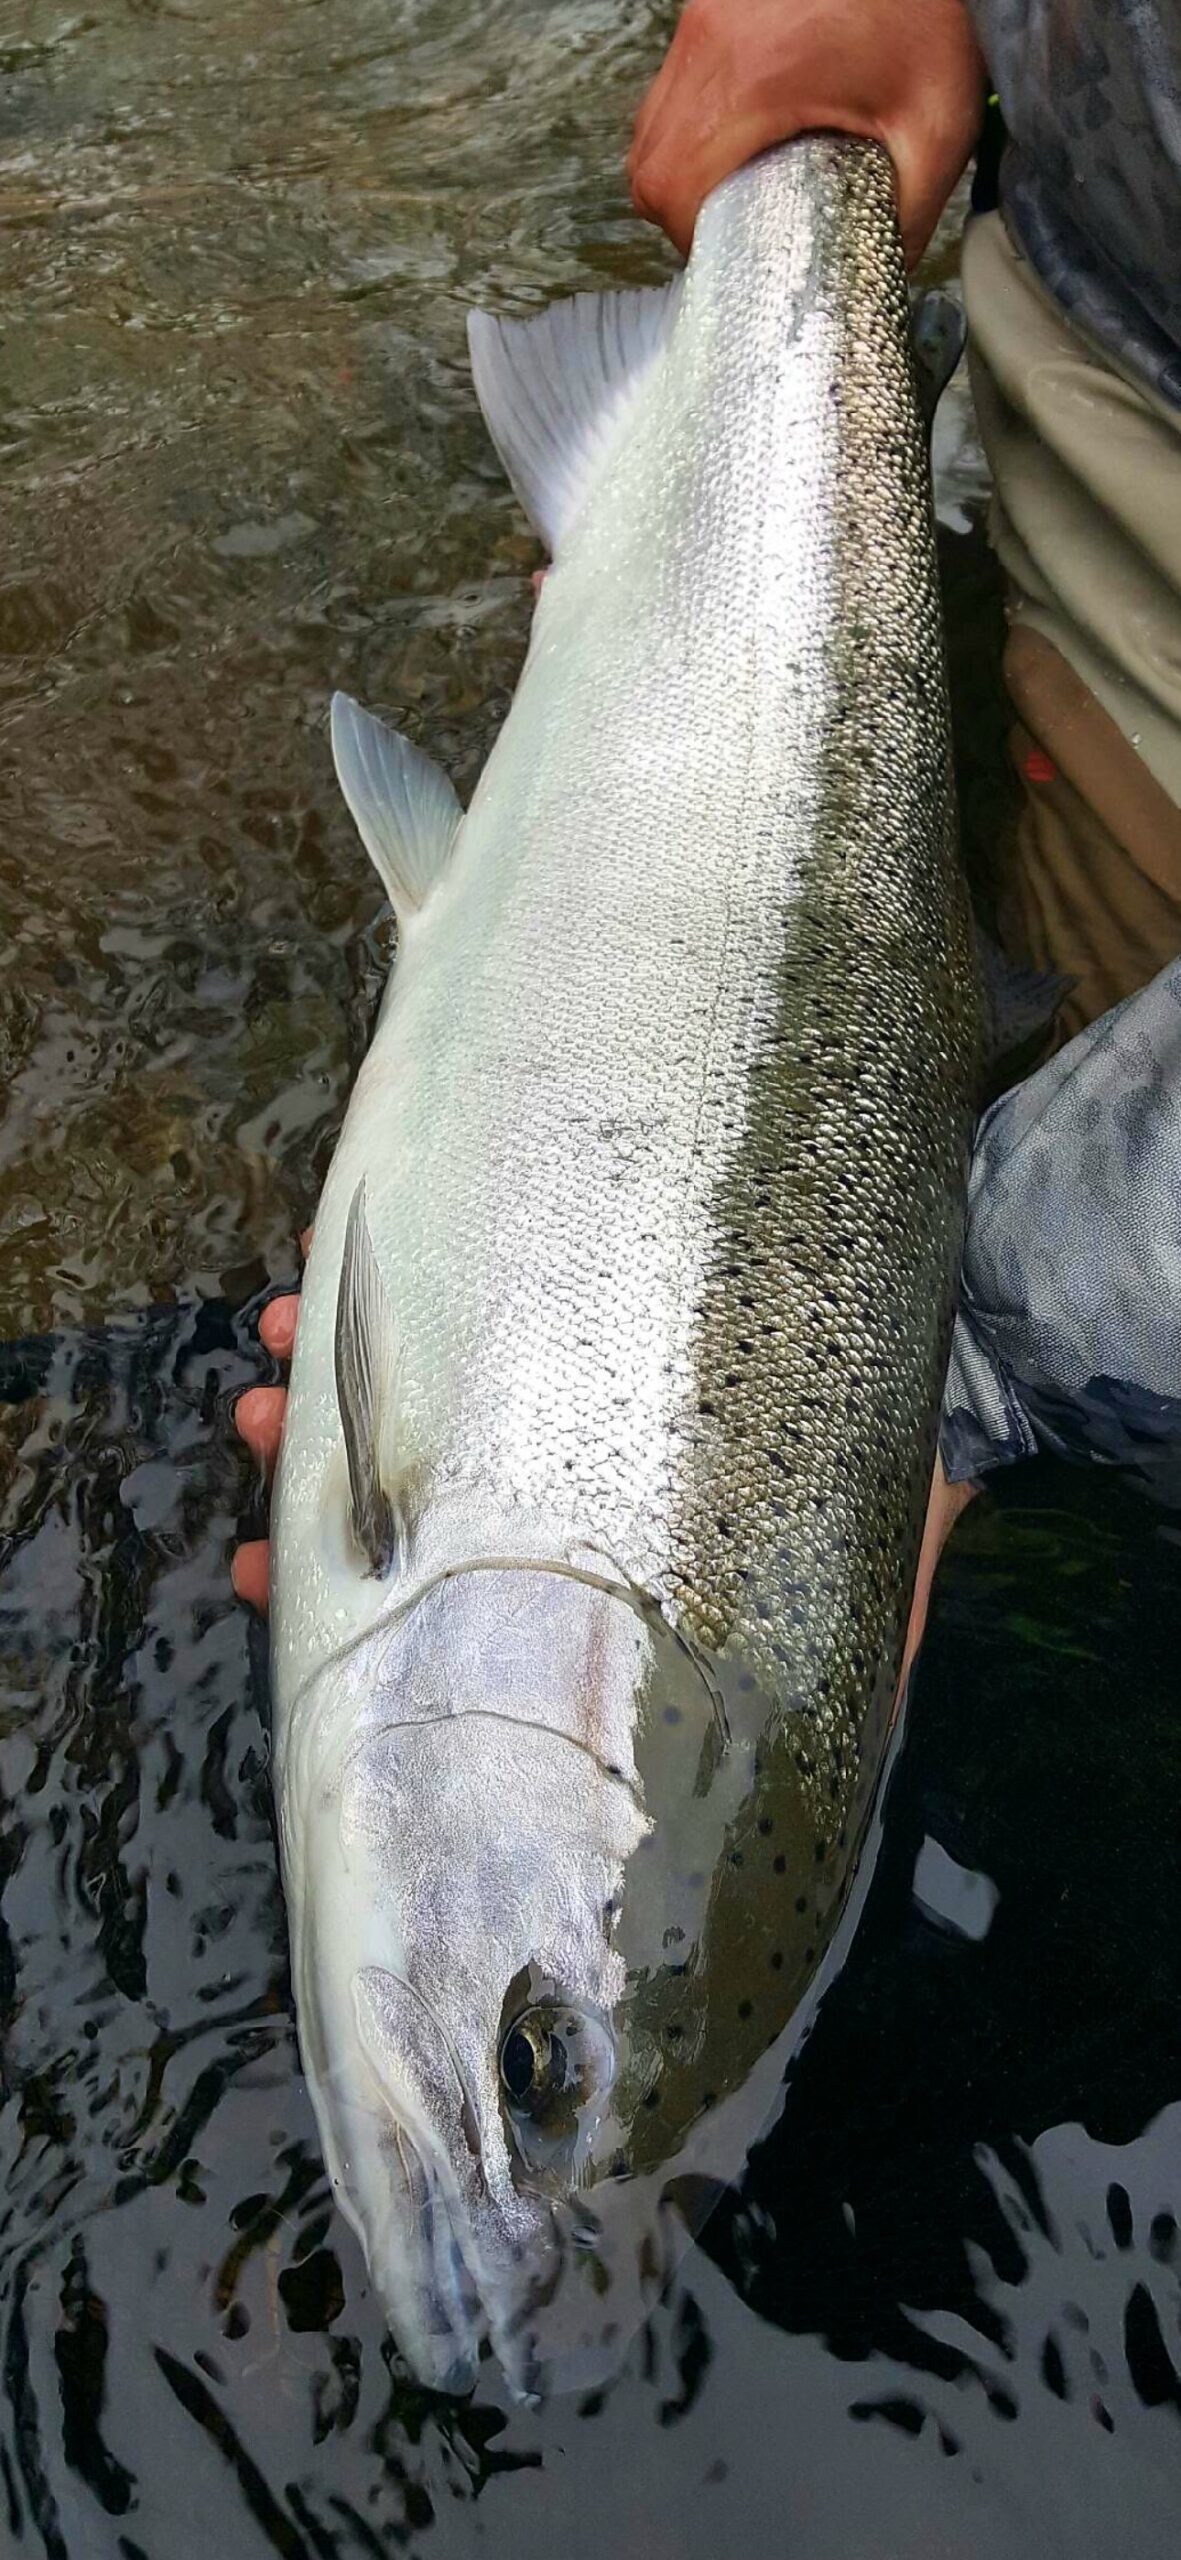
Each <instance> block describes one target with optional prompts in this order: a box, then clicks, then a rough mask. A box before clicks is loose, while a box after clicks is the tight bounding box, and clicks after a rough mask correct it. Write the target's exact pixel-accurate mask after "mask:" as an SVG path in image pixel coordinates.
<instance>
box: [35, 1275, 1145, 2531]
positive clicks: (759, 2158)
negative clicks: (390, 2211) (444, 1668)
mask: <svg viewBox="0 0 1181 2560" xmlns="http://www.w3.org/2000/svg"><path fill="white" fill-rule="evenodd" d="M256 1314H257V1305H256V1303H255V1302H252V1303H251V1305H250V1306H248V1307H247V1308H246V1309H245V1310H244V1311H243V1313H242V1314H240V1315H231V1313H230V1312H229V1311H228V1310H227V1308H226V1306H225V1304H224V1303H223V1302H210V1303H207V1304H204V1305H201V1306H198V1307H192V1308H188V1309H179V1310H166V1311H162V1312H159V1313H157V1314H155V1315H153V1316H150V1317H147V1318H145V1319H143V1320H141V1321H140V1322H139V1323H136V1322H134V1321H131V1322H129V1323H127V1324H125V1325H121V1326H118V1327H115V1328H111V1329H108V1330H106V1331H105V1332H95V1333H92V1334H81V1335H76V1336H65V1337H61V1338H59V1339H57V1340H53V1341H36V1340H34V1341H31V1342H27V1343H23V1344H16V1345H13V1346H9V1347H8V1348H7V1349H6V1351H5V1352H4V1354H3V1357H2V1360H0V1388H2V1390H3V1396H4V1399H5V1401H4V1404H3V1407H2V1408H0V1410H2V1411H3V1415H4V1424H3V1428H4V1436H5V1440H6V1443H7V1445H8V1453H9V1460H10V1489H9V1494H8V1500H7V1505H6V1509H5V1514H4V1533H5V1550H4V1594H5V1597H4V1606H3V1616H2V1620H0V1677H2V1682H3V1688H2V1698H0V1769H2V1775H3V1808H4V1809H3V1826H2V1830H0V1876H2V1877H3V1887H4V1890H3V1904H2V1909H3V1939H2V1943H0V1992H2V1996H3V2003H4V2019H5V2056H6V2059H5V2077H4V2095H3V2106H2V2109H0V2159H2V2169H3V2196H4V2206H3V2226H2V2234H0V2248H2V2252H3V2257H2V2275H0V2282H2V2289H3V2344H2V2350H0V2408H2V2420H0V2497H2V2500H3V2505H2V2507H0V2515H3V2516H4V2517H6V2525H5V2526H4V2527H3V2528H0V2533H2V2532H6V2533H7V2537H8V2544H9V2546H10V2547H11V2548H13V2549H14V2551H15V2550H18V2549H19V2550H21V2551H22V2552H23V2551H24V2550H26V2549H28V2550H32V2551H39V2550H43V2551H44V2552H46V2553H47V2554H49V2555H51V2560H91V2556H92V2555H93V2560H108V2555H110V2560H136V2555H138V2554H141V2553H142V2554H146V2555H148V2560H165V2555H167V2556H168V2560H188V2555H190V2554H196V2553H197V2552H198V2551H199V2550H201V2549H202V2548H204V2547H205V2545H206V2543H207V2541H208V2539H209V2537H210V2535H211V2534H213V2535H215V2537H216V2544H217V2548H218V2550H219V2553H224V2554H225V2555H227V2560H249V2556H250V2555H254V2554H255V2553H257V2554H260V2555H261V2554H262V2553H264V2552H267V2551H274V2552H279V2553H282V2554H284V2555H298V2560H304V2555H313V2554H321V2553H323V2554H332V2555H334V2556H335V2555H339V2560H344V2555H351V2554H354V2553H356V2554H362V2553H372V2552H379V2551H380V2552H393V2551H397V2550H402V2549H406V2548H408V2547H416V2546H417V2544H418V2543H419V2541H420V2540H421V2542H422V2543H423V2545H424V2547H426V2548H431V2549H438V2550H441V2551H444V2552H446V2551H454V2552H456V2553H466V2552H467V2551H469V2550H474V2549H475V2548H476V2547H477V2546H479V2547H481V2548H483V2547H487V2548H490V2549H492V2550H493V2551H496V2550H498V2549H507V2548H509V2547H510V2546H511V2548H512V2549H513V2551H514V2553H515V2554H521V2553H524V2554H527V2555H529V2554H532V2553H534V2552H536V2553H537V2554H538V2555H540V2554H541V2552H542V2551H543V2549H545V2550H548V2549H549V2548H550V2547H551V2546H552V2544H553V2543H554V2542H555V2541H558V2542H560V2544H561V2546H562V2547H563V2548H564V2549H565V2550H567V2551H570V2552H574V2553H577V2554H581V2553H583V2552H586V2553H587V2554H588V2555H589V2554H590V2553H591V2552H601V2551H604V2550H607V2551H610V2552H613V2553H614V2552H622V2551H628V2550H632V2549H634V2550H636V2551H639V2550H644V2551H645V2552H647V2551H657V2552H665V2551H667V2552H668V2553H670V2554H671V2553H673V2552H676V2553H685V2554H694V2555H695V2554H697V2553H701V2554H702V2555H703V2560H704V2555H706V2554H707V2553H712V2552H716V2551H717V2550H718V2549H720V2548H726V2547H728V2546H729V2544H730V2543H731V2541H733V2540H735V2539H737V2537H738V2536H739V2535H740V2534H741V2535H742V2536H743V2537H744V2538H745V2539H746V2542H747V2547H749V2548H753V2549H757V2550H762V2549H766V2550H775V2551H779V2550H787V2551H791V2552H793V2553H799V2554H800V2555H801V2560H828V2555H831V2560H839V2555H842V2554H845V2553H847V2552H850V2551H852V2550H856V2551H857V2552H858V2554H871V2555H872V2554H879V2553H880V2554H882V2555H887V2554H895V2553H897V2554H904V2553H905V2554H912V2553H913V2554H916V2555H917V2554H919V2553H928V2552H933V2551H938V2552H940V2553H944V2552H947V2553H956V2554H960V2553H962V2554H964V2555H965V2560H966V2555H969V2554H971V2555H973V2560H994V2555H996V2560H1000V2556H1001V2555H1004V2560H1009V2555H1012V2560H1017V2555H1018V2554H1024V2553H1026V2552H1027V2551H1028V2550H1029V2548H1030V2547H1031V2544H1032V2542H1033V2538H1034V2537H1035V2536H1036V2539H1037V2545H1038V2547H1039V2548H1040V2549H1042V2550H1044V2551H1047V2552H1050V2553H1056V2552H1058V2551H1061V2552H1062V2553H1064V2554H1065V2553H1066V2552H1068V2551H1069V2552H1070V2553H1072V2554H1077V2553H1079V2552H1082V2553H1085V2554H1092V2553H1093V2554H1095V2555H1096V2560H1098V2555H1099V2554H1107V2553H1109V2552H1112V2551H1115V2550H1122V2549H1130V2548H1134V2549H1135V2550H1136V2552H1137V2554H1138V2555H1143V2556H1144V2560H1155V2555H1156V2554H1157V2553H1158V2552H1159V2553H1161V2554H1162V2555H1163V2554H1164V2553H1165V2551H1166V2550H1167V2549H1171V2548H1172V2547H1173V2528H1174V2525H1175V2501H1176V2496H1177V2491H1178V2484H1179V2481H1181V2282H1179V2276H1181V2238H1179V2233H1178V2204H1179V2200H1178V2178H1177V2158H1178V2147H1179V2143H1181V1860H1179V1859H1178V1855H1177V1845H1176V1842H1177V1822H1176V1801H1177V1760H1178V1742H1177V1732H1176V1675H1175V1666H1176V1661H1177V1658H1178V1654H1179V1652H1181V1533H1179V1532H1178V1530H1177V1528H1176V1527H1175V1526H1174V1523H1173V1520H1172V1518H1171V1516H1169V1515H1158V1514H1155V1513H1153V1512H1152V1511H1150V1510H1149V1509H1148V1508H1147V1507H1146V1506H1145V1504H1144V1503H1143V1501H1142V1500H1141V1499H1140V1497H1139V1496H1138V1495H1136V1494H1135V1493H1133V1492H1130V1491H1129V1490H1127V1489H1126V1488H1125V1487H1124V1486H1123V1485H1121V1484H1120V1483H1118V1482H1117V1481H1116V1480H1115V1479H1114V1478H1112V1477H1109V1476H1102V1477H1100V1476H1094V1477H1091V1476H1082V1475H1079V1474H1076V1473H1072V1472H1070V1471H1067V1470H1065V1469H1061V1470H1058V1469H1054V1468H1052V1467H1050V1466H1048V1465H1046V1466H1042V1467H1038V1468H1036V1469H1030V1470H1028V1471H1027V1472H1026V1473H1025V1475H1024V1477H1023V1478H1014V1480H1013V1481H1012V1482H1011V1483H1010V1484H1008V1485H1006V1486H1003V1487H1002V1488H1001V1489H1000V1491H999V1492H998V1493H997V1494H996V1495H995V1496H992V1497H990V1498H989V1499H988V1500H987V1501H986V1502H983V1503H981V1504H980V1505H979V1506H978V1507H977V1510H976V1511H975V1512H974V1513H970V1514H969V1515H968V1518H967V1520H966V1522H965V1523H964V1525H963V1528H962V1530H961V1532H960V1534H959V1537H958V1539H957V1542H956V1545H955V1547H954V1548H953V1550H952V1553H951V1555H950V1558H949V1560H948V1563H947V1567H946V1570H945V1572H944V1575H943V1578H942V1584H941V1589H940V1594H939V1605H938V1609H937V1612H936V1616H935V1620H934V1623H933V1627H932V1631H931V1634H930V1636H929V1639H928V1644H927V1649H926V1653H925V1656H924V1661H923V1665H922V1670H921V1676H920V1679H919V1682H918V1687H917V1694H916V1696H915V1698H914V1700H913V1703H912V1709H911V1715H910V1721H909V1726H908V1731H907V1735H906V1739H905V1743H904V1747H903V1751H902V1754H901V1756H900V1758H899V1760H898V1761H897V1763H896V1766H895V1772H894V1776H893V1780H892V1783H891V1787H890V1793H889V1801H888V1805H887V1813H886V1821H885V1826H884V1836H883V1842H882V1847H881V1851H880V1854H879V1857H878V1862H877V1867H876V1870H875V1874H874V1879H873V1884H872V1888H871V1892H870V1897H869V1901H868V1904H867V1906H866V1910H865V1914H864V1917H863V1920H862V1924H861V1927H860V1929H859V1931H858V1934H857V1936H856V1939H855V1941H854V1944H853V1949H852V1952H851V1955H850V1957H849V1959H848V1961H847V1963H846V1966H845V1969H844V1972H843V1973H842V1974H841V1976H840V1977H839V1979H838V1981H837V1983H836V1984H835V1986H834V1988H833V1989H832V1991H831V1992H830V1994H829V1996H828V1998H827V2000H826V2002H825V2003H824V2004H823V2006H822V2008H821V2010H820V2013H819V2016H818V2019H817V2022H816V2024H815V2026H814V2028H813V2030H812V2033H811V2035H810V2037H809V2039H808V2041H807V2043H806V2044H805V2046H804V2048H803V2050H802V2052H801V2054H800V2056H799V2058H798V2060H797V2062H796V2064H795V2066H794V2069H793V2073H792V2076H791V2080H790V2083H789V2087H788V2091H787V2096H786V2103H785V2107H784V2111H783V2115H782V2118H781V2120H780V2122H779V2124H778V2125H777V2126H776V2128H775V2129H774V2131H773V2132H772V2133H771V2135H770V2136H769V2138H768V2139H767V2140H766V2141H765V2142H764V2143H762V2144H761V2145H760V2146H759V2148H758V2149H757V2151H756V2152H755V2153H754V2154H753V2155H752V2158H751V2161H750V2163H749V2166H748V2170H747V2173H746V2176H745V2179H744V2181H743V2185H742V2188H741V2191H740V2192H738V2193H737V2194H735V2195H733V2196H730V2195H726V2196H723V2197H722V2198H721V2200H720V2201H719V2202H716V2204H715V2209H714V2211H713V2213H712V2216H711V2218H710V2219H709V2220H708V2221H707V2222H706V2224H705V2226H704V2232H703V2238H702V2242H701V2244H700V2245H699V2247H698V2249H697V2251H696V2252H694V2253H692V2254H691V2256H690V2258H689V2259H688V2260H687V2261H686V2263H685V2266H684V2268H683V2271H682V2276H681V2279H680V2280H679V2282H678V2284H677V2285H676V2287H675V2288H674V2290H673V2293H672V2295H671V2296H670V2298H669V2299H668V2301H667V2302H666V2303H665V2304H664V2305H663V2306H662V2307H661V2309H660V2311H659V2313H658V2314H657V2316H656V2318H655V2319H654V2320H653V2322H652V2324H651V2326H650V2328H649V2330H648V2332H647V2333H646V2335H645V2337H644V2338H643V2339H641V2340H640V2341H639V2342H638V2343H637V2346H636V2349H635V2351H634V2353H633V2355H632V2358H631V2360H630V2363H629V2366H628V2368H627V2370H626V2372H625V2373H624V2374H623V2375H622V2376H621V2378H620V2379H619V2381H618V2382H617V2383H616V2384H615V2385H614V2386H613V2387H612V2388H611V2389H610V2390H608V2391H607V2392H606V2393H604V2394H603V2395H601V2396H600V2397H598V2398H596V2399H594V2400H588V2401H586V2402H584V2403H582V2404H581V2406H579V2405H577V2404H574V2403H555V2404H553V2405H552V2406H551V2407H550V2408H549V2409H548V2410H545V2411H543V2412H541V2413H540V2414H533V2413H529V2412H523V2411H518V2410H513V2409H511V2408H509V2407H508V2406H507V2405H506V2404H505V2403H504V2398H503V2391H502V2389H501V2387H500V2386H499V2384H498V2383H497V2381H496V2380H495V2379H494V2377H493V2375H492V2374H491V2373H490V2375H489V2381H488V2383H487V2385H486V2386H485V2387H484V2388H483V2389H482V2390H480V2391H479V2392H477V2394H476V2396H475V2399H474V2400H473V2401H472V2402H471V2403H468V2404H463V2405H460V2406H451V2405H449V2404H447V2403H445V2402H442V2401H433V2400H431V2399H430V2398H429V2397H428V2396H427V2395H425V2394H423V2393H422V2392H421V2391H419V2390H417V2389H416V2388H415V2387H414V2386H412V2385H411V2384H410V2383H409V2382H408V2381H407V2379H406V2378H405V2376H404V2375H403V2374H401V2373H400V2371H399V2367H398V2363H397V2359H396V2357H395V2356H394V2355H393V2353H392V2351H391V2349H390V2346H389V2342H388V2340H387V2339H386V2337H385V2335H384V2334H383V2328H382V2323H381V2320H380V2317H379V2315H378V2312H377V2310H376V2307H375V2305H374V2303H373V2301H372V2299H371V2297H370V2294H369V2291H368V2287H367V2284H366V2280H365V2275H364V2269H363V2266H362V2264H361V2261H360V2258H359V2254H358V2252H357V2250H356V2248H355V2246H354V2244H353V2242H352V2239H351V2237H350V2235H349V2234H348V2232H347V2231H345V2230H344V2229H343V2228H342V2227H341V2225H340V2224H339V2222H338V2221H337V2219H336V2217H335V2215H334V2212H333V2210H332V2205H331V2199H330V2197H329V2194H328V2192H327V2188H326V2184H325V2180H324V2174H323V2170H322V2166H321V2163H320V2158H319V2154H318V2150H317V2146H316V2141H315V2135H314V2129H313V2126H312V2122H311V2116H310V2111H309V2108H308V2104H307V2099H306V2096H305V2093H304V2090H303V2086H302V2082H301V2079H300V2075H299V2069H298V2062H297V2056H296V2050H295V2042H294V2033H293V2026H292V2020H291V2011H290V1998H289V1988H288V1982H287V1975H286V1966H285V1949H284V1929H283V1915H282V1907H281V1902H280V1897H279V1892H278V1886H277V1881H276V1872H275V1857H274V1846H273V1839H272V1830H271V1813H270V1802H269V1794H268V1784H267V1767H266V1727H265V1665H264V1660H263V1650H262V1647H261V1644H260V1641H259V1637H258V1633H257V1630H254V1629H252V1628H250V1627H249V1626H248V1625H247V1624H246V1622H245V1620H244V1619H243V1617H242V1616H241V1615H240V1614H239V1613H238V1612H236V1611H235V1610H234V1609H233V1607H232V1605H231V1604H230V1602H229V1600H228V1596H227V1589H226V1578H225V1576H226V1555H227V1549H228V1543H229V1541H230V1539H231V1537H232V1536H233V1534H234V1532H235V1529H236V1528H237V1527H238V1526H239V1525H242V1523H243V1522H244V1523H245V1525H247V1526H248V1525H249V1506H250V1502H251V1499H252V1494H251V1488H250V1487H249V1485H248V1484H247V1483H246V1481H245V1476H244V1471H243V1467H242V1462H241V1461H240V1459H239V1457H238V1456H237V1455H236V1454H235V1452H234V1449H233V1445H232V1442H231V1441H230V1438H229V1435H228V1429H227V1420H228V1410H229V1405H230V1402H231V1400H232V1398H233V1396H234V1394H235V1393H236V1392H237V1391H238V1390H239V1389H240V1388H241V1386H242V1385H243V1384H244V1383H245V1382H246V1381H247V1380H248V1379H251V1378H254V1377H257V1375H258V1371H259V1362H258V1356H257V1353H256V1351H255V1350H254V1349H253V1348H252V1344H253V1340H254V1325H255V1318H256ZM702 2201H703V2199H702V2197H701V2196H700V2195H694V2196H691V2197H688V2198H686V2199H685V2203H686V2209H687V2210H688V2211H689V2212H690V2213H691V2214H696V2212H697V2211H698V2209H699V2208H700V2205H701V2203H702ZM1129 2515H1131V2516H1134V2517H1135V2520H1136V2521H1135V2533H1134V2541H1132V2542H1127V2541H1124V2540H1123V2539H1121V2536H1122V2535H1123V2533H1124V2531H1125V2528H1126V2523H1127V2518H1128V2517H1129ZM0 2547H3V2543H2V2540H0Z"/></svg>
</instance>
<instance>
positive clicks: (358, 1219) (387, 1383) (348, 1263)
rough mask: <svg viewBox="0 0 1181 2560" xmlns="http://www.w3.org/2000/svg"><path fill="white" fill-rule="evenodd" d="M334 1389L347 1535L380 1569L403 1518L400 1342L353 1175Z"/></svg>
mask: <svg viewBox="0 0 1181 2560" xmlns="http://www.w3.org/2000/svg"><path fill="white" fill-rule="evenodd" d="M335 1349H336V1397H337V1403H338V1404H339V1406H340V1418H341V1422H342V1424H343V1426H344V1445H345V1453H346V1456H347V1458H348V1466H349V1491H350V1493H351V1495H352V1525H353V1535H354V1537H355V1538H356V1540H357V1544H358V1546H359V1547H360V1548H361V1549H362V1551H363V1553H364V1554H365V1556H366V1558H367V1559H368V1563H369V1567H370V1571H371V1572H373V1573H384V1572H385V1571H386V1568H387V1566H388V1565H389V1564H391V1563H392V1561H393V1558H394V1556H395V1555H396V1553H397V1550H398V1546H399V1541H400V1528H401V1524H400V1522H399V1518H398V1508H397V1504H396V1502H395V1499H394V1495H393V1492H392V1489H391V1487H392V1482H393V1473H394V1441H395V1437H396V1422H397V1404H398V1369H399V1362H398V1349H397V1340H396V1336H395V1333H394V1324H393V1318H392V1316H391V1314H390V1309H389V1303H388V1301H387V1298H386V1294H385V1290H384V1288H383V1286H382V1278H381V1272H380V1270H379V1269H378V1262H377V1255H376V1254H375V1252H374V1250H373V1238H372V1236H371V1235H370V1233H369V1221H368V1218H367V1216H366V1213H365V1185H364V1182H359V1183H358V1184H357V1188H356V1190H355V1191H354V1193H353V1197H352V1201H351V1203H350V1207H349V1214H348V1223H347V1225H346V1227H345V1237H344V1259H343V1261H342V1263H341V1269H340V1288H339V1290H338V1292H337V1299H336V1342H335Z"/></svg>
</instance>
